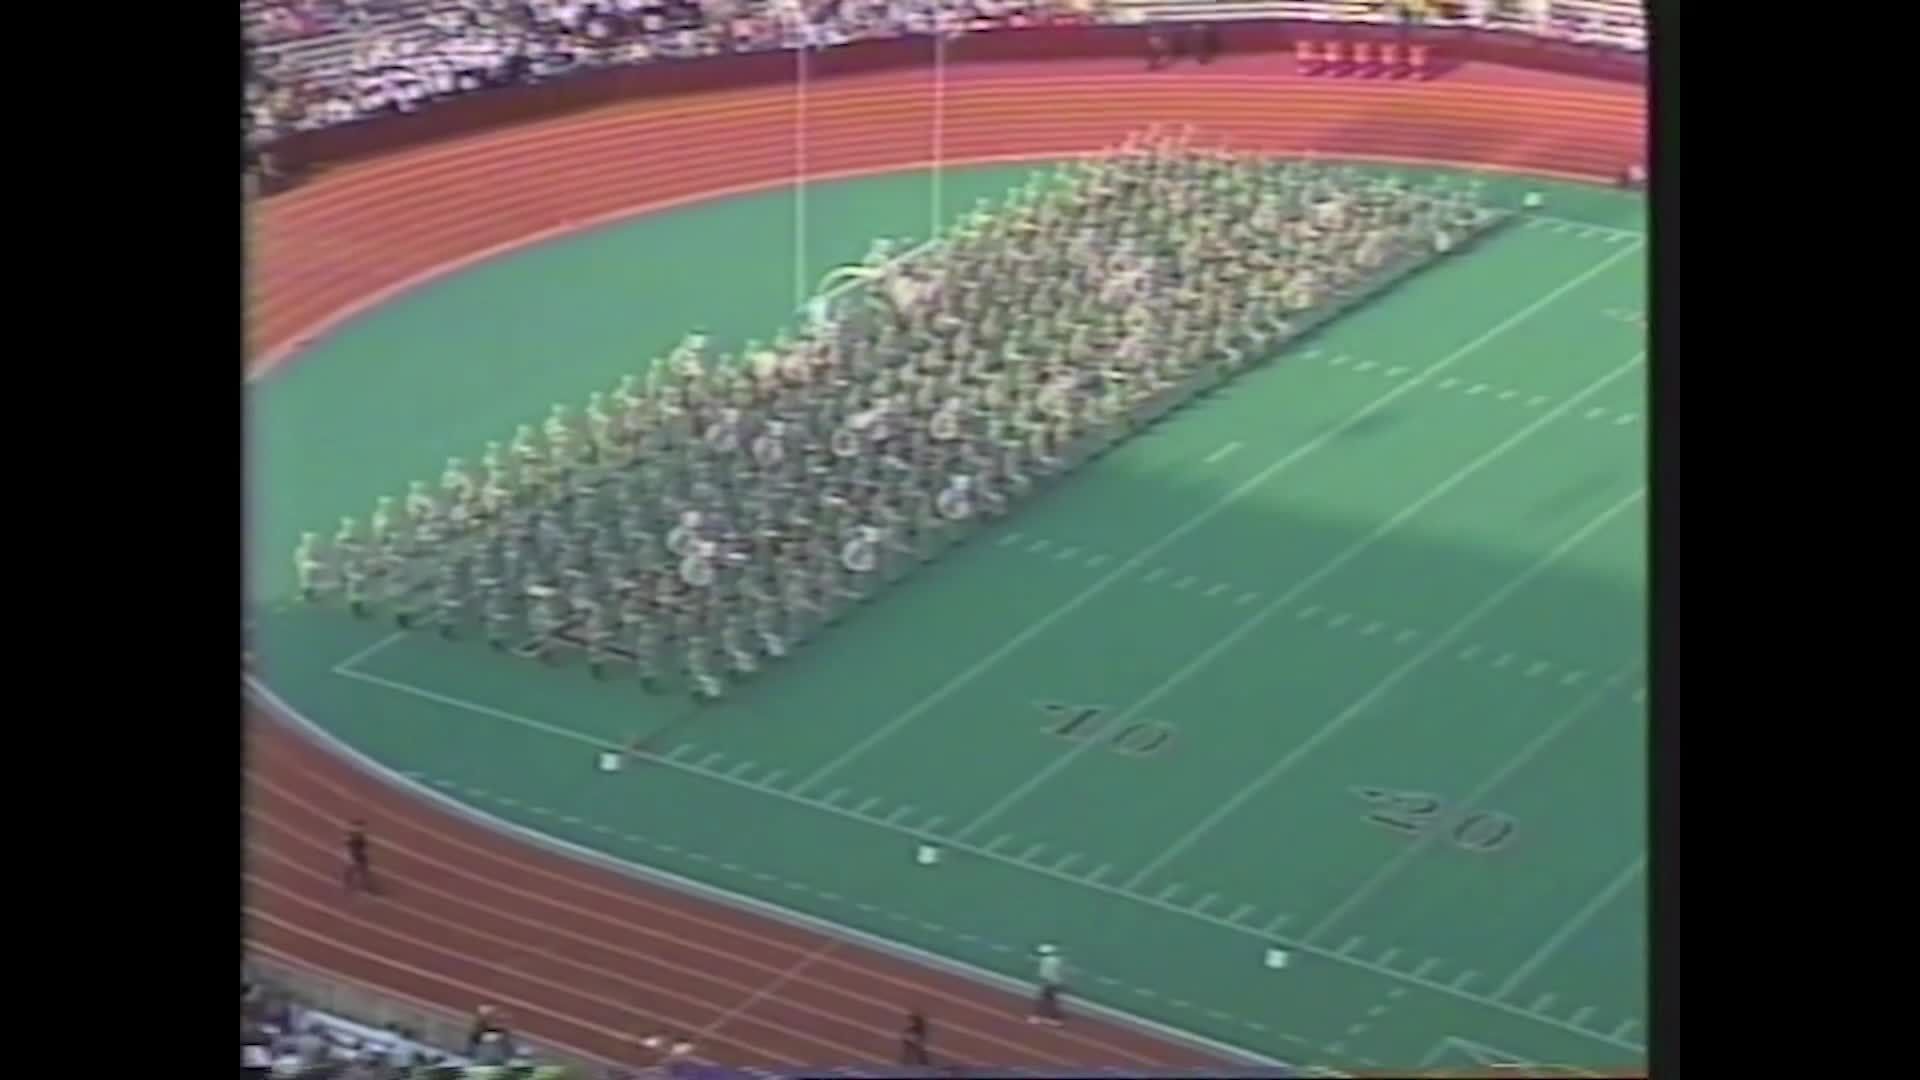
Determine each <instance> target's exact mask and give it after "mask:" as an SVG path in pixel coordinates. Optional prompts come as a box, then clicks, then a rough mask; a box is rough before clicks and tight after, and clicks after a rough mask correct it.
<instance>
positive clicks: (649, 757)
mask: <svg viewBox="0 0 1920 1080" xmlns="http://www.w3.org/2000/svg"><path fill="white" fill-rule="evenodd" d="M335 673H336V674H338V675H340V676H341V677H343V678H348V679H354V680H357V681H360V682H365V683H369V684H371V685H375V686H381V687H385V688H387V689H389V690H392V691H396V692H398V693H402V694H407V695H411V696H413V697H418V698H422V699H424V700H427V701H435V702H439V703H440V704H443V705H446V706H448V707H450V708H456V709H462V710H465V711H467V712H472V713H475V714H477V715H481V716H491V717H494V718H496V719H499V720H504V721H506V722H508V723H512V724H518V725H520V726H522V727H526V728H529V729H532V730H535V731H542V732H546V733H547V734H550V735H554V736H556V737H559V738H564V739H569V740H571V741H573V742H577V743H581V744H583V745H585V746H589V747H593V748H595V749H600V750H609V751H616V752H620V753H626V754H630V755H632V756H634V757H637V758H640V759H642V760H645V761H647V762H649V763H651V764H653V765H657V766H660V767H663V768H667V769H671V770H674V771H676V772H683V773H687V774H689V775H692V776H697V777H701V778H704V779H706V780H709V781H712V782H714V783H718V784H723V785H725V786H728V787H734V788H739V789H740V790H742V791H750V792H754V793H756V794H759V795H764V796H770V797H772V798H775V799H779V800H781V801H783V802H787V803H791V804H793V805H795V806H804V807H808V808H811V809H813V810H817V811H820V812H822V813H827V814H832V815H834V816H837V817H843V818H846V819H848V820H850V821H857V822H860V823H862V824H865V825H868V826H871V827H874V828H879V829H884V830H886V831H887V832H891V833H894V834H896V835H898V836H900V837H901V838H902V839H903V840H911V841H920V840H925V839H927V837H928V833H927V832H926V831H925V830H924V829H913V828H907V827H905V826H899V825H893V824H890V823H888V822H887V821H885V820H883V819H881V818H875V817H865V816H862V815H860V814H857V813H855V812H854V811H852V810H849V809H847V808H845V807H841V806H835V805H833V804H831V803H826V802H822V801H820V800H818V799H812V798H807V797H806V796H803V795H799V794H797V793H795V792H794V791H791V790H789V791H781V790H779V789H777V788H767V787H760V786H758V785H755V784H751V783H748V782H746V781H743V780H739V779H736V778H734V777H730V776H728V775H726V774H725V773H722V772H710V771H707V770H704V769H700V768H697V767H695V766H692V765H689V764H686V763H684V762H680V761H675V760H672V759H670V758H667V757H663V756H660V755H655V754H645V753H636V752H635V751H633V749H632V748H631V747H626V746H621V745H618V744H616V743H614V742H612V741H611V740H606V739H602V738H599V737H597V736H594V735H589V734H587V733H585V732H581V731H575V730H573V729H571V728H566V727H561V726H559V725H556V724H549V723H546V722H544V721H540V720H534V719H531V718H529V717H524V716H520V715H517V714H515V713H510V712H507V711H506V710H504V709H496V708H494V707H492V706H489V705H482V704H480V703H478V702H473V701H467V700H464V699H461V698H457V697H453V696H451V695H448V694H442V693H439V692H437V691H434V690H428V689H426V688H424V687H418V686H414V685H412V684H410V683H404V682H400V681H398V680H395V679H388V678H386V677H384V676H379V675H372V674H369V673H367V672H363V671H354V670H336V672H335ZM246 682H247V684H248V685H249V686H252V687H255V688H256V692H257V693H260V694H262V695H271V697H270V700H271V701H272V702H274V703H275V708H276V709H285V710H287V713H288V715H289V716H290V717H291V718H293V719H294V720H295V721H296V722H297V723H298V724H299V725H301V726H302V727H303V728H304V729H306V730H311V731H313V732H315V733H316V735H317V737H319V738H321V739H323V740H325V742H326V743H327V745H329V746H338V747H339V748H340V752H341V753H343V754H347V755H349V756H350V758H351V760H353V761H354V762H356V763H361V764H363V766H364V767H365V768H367V769H369V770H372V771H374V772H375V773H376V774H377V775H380V776H383V777H390V778H393V781H392V782H394V783H397V784H401V785H403V786H405V787H406V788H407V789H408V790H410V791H416V792H424V793H426V794H428V795H431V796H432V797H433V798H434V799H435V800H436V801H437V802H439V803H441V804H442V805H450V806H454V807H458V808H459V809H460V810H461V811H462V813H463V814H465V816H467V817H468V818H469V819H470V820H474V821H478V822H480V823H481V824H485V825H487V826H488V827H490V828H495V829H498V830H503V831H506V832H508V833H510V834H512V835H514V836H516V837H518V838H522V839H527V838H532V839H533V840H534V842H537V843H544V844H547V845H548V846H550V847H554V849H555V850H559V851H561V852H562V853H564V854H571V855H573V856H574V857H577V858H585V859H587V860H588V861H592V862H598V863H600V864H602V865H606V866H610V867H613V868H615V869H623V870H624V871H625V872H627V873H629V874H631V875H634V876H638V877H641V878H643V879H647V880H655V879H654V877H653V875H659V878H658V881H659V882H660V883H663V884H667V885H669V886H671V887H673V888H681V889H688V890H691V891H695V892H700V891H701V890H711V892H712V894H713V895H714V896H717V897H721V898H723V899H722V902H726V903H733V904H735V906H739V905H742V904H744V905H746V906H748V907H754V906H755V905H763V906H765V907H767V908H768V909H770V910H771V911H776V912H787V913H788V914H789V915H791V917H792V918H790V919H787V920H786V921H788V922H793V921H794V920H800V921H799V922H798V923H797V925H803V926H808V927H811V928H813V929H821V926H827V927H837V926H838V925H839V924H837V923H832V922H830V921H828V920H823V919H819V918H818V917H817V916H813V915H808V914H806V913H805V912H799V911H793V910H792V909H790V908H783V907H780V906H778V905H775V904H771V903H770V902H768V901H763V900H759V899H756V898H754V897H750V896H745V895H742V894H739V893H733V892H730V891H729V890H726V889H723V888H720V887H719V886H709V885H707V884H706V883H704V882H699V881H694V880H692V879H689V878H683V877H681V876H680V875H677V874H674V873H672V872H670V871H665V870H656V869H655V868H653V867H650V866H645V865H643V864H639V863H633V862H627V861H625V860H622V859H618V858H615V857H614V856H610V855H607V854H604V853H602V852H597V851H594V850H592V849H591V848H584V847H580V846H579V845H575V844H572V843H570V842H569V841H565V840H561V839H559V838H557V837H550V836H548V835H546V834H545V833H542V832H539V831H538V830H535V829H531V828H527V827H525V826H521V825H516V824H514V823H512V822H509V821H505V820H503V819H500V818H495V817H493V816H492V815H490V814H487V813H486V812H484V811H481V810H476V809H474V808H473V807H471V806H469V805H468V804H466V803H463V802H461V801H460V800H458V799H455V798H453V797H452V796H450V795H446V794H443V793H441V792H438V791H434V790H432V789H431V788H429V787H427V786H426V785H423V784H420V783H418V782H416V781H414V780H412V779H411V778H409V777H406V776H403V775H401V774H399V773H398V772H396V771H395V770H392V769H389V768H387V767H386V766H384V765H381V764H380V763H379V762H378V761H375V760H374V759H372V758H370V757H368V756H367V755H365V754H363V753H361V752H360V751H359V750H356V749H354V748H353V747H352V746H351V745H349V744H347V743H346V742H344V741H343V740H341V739H339V738H338V737H337V736H335V735H333V734H331V733H330V732H327V731H326V730H325V729H324V728H321V727H319V725H317V724H314V723H313V722H312V721H311V720H308V719H306V718H305V717H303V716H300V715H299V714H298V713H294V712H292V711H291V710H292V707H291V706H290V705H287V704H286V703H285V702H284V701H283V700H282V699H280V698H279V697H278V696H277V695H273V692H272V690H271V688H269V687H266V686H265V685H264V684H262V683H260V682H259V681H258V680H257V679H255V678H253V677H252V676H247V677H246ZM940 843H941V846H943V847H945V848H947V849H949V850H951V851H955V852H959V853H963V854H966V855H968V856H970V857H973V858H977V859H982V860H985V861H988V862H996V863H1000V864H1002V865H1005V866H1010V867H1013V868H1015V869H1019V870H1025V871H1027V872H1029V873H1034V874H1039V875H1040V876H1042V877H1047V878H1052V879H1053V880H1055V881H1061V882H1066V883H1068V884H1072V885H1078V886H1081V887H1083V888H1088V889H1092V890H1094V891H1095V892H1099V893H1104V894H1106V895H1108V896H1112V897H1115V898H1118V899H1122V900H1128V901H1131V902H1133V903H1136V904H1143V905H1145V906H1147V907H1151V908H1157V909H1159V910H1161V911H1165V912H1169V913H1171V914H1174V915H1183V916H1186V917H1188V918H1191V919H1197V920H1199V921H1201V922H1204V923H1210V924H1212V925H1214V926H1217V927H1219V928H1221V929H1223V930H1229V931H1232V932H1233V933H1235V934H1238V935H1240V936H1242V937H1247V938H1251V939H1254V940H1257V941H1260V942H1263V943H1266V944H1274V945H1282V946H1286V947H1288V948H1291V949H1293V950H1294V951H1296V952H1302V953H1306V954H1309V955H1312V956H1316V957H1319V958H1321V959H1323V960H1328V961H1331V962H1334V963H1338V964H1343V965H1345V966H1347V967H1353V968H1358V969H1360V970H1363V971H1367V972H1371V973H1373V974H1375V975H1379V976H1382V977H1384V978H1388V979H1393V980H1395V981H1398V982H1403V983H1406V984H1408V985H1410V986H1418V987H1420V988H1421V989H1423V990H1430V991H1433V992H1435V993H1439V994H1444V995H1446V996H1448V997H1452V998H1457V999H1459V1000H1461V1001H1465V1002H1469V1003H1471V1004H1475V1005H1480V1006H1483V1007H1486V1008H1490V1009H1494V1010H1496V1011H1499V1012H1504V1013H1507V1014H1509V1015H1511V1016H1516V1017H1519V1018H1521V1019H1524V1020H1532V1021H1535V1022H1537V1023H1542V1024H1546V1025H1548V1026H1549V1027H1554V1028H1558V1029H1560V1030H1562V1031H1566V1032H1568V1033H1570V1034H1574V1035H1580V1036H1583V1037H1585V1038H1588V1039H1593V1040H1595V1041H1597V1042H1602V1043H1605V1044H1607V1045H1609V1046H1613V1047H1617V1048H1619V1049H1622V1050H1627V1051H1631V1052H1633V1053H1645V1052H1646V1047H1645V1046H1644V1045H1642V1044H1640V1043H1635V1042H1630V1041H1628V1040H1625V1039H1620V1038H1615V1037H1613V1036H1609V1035H1606V1034H1603V1033H1601V1032H1598V1031H1591V1030H1588V1029H1586V1028H1583V1027H1579V1026H1577V1025H1574V1024H1571V1023H1568V1022H1567V1021H1565V1020H1562V1019H1560V1018H1559V1017H1557V1016H1549V1015H1545V1014H1542V1013H1536V1012H1532V1011H1529V1010H1527V1009H1524V1008H1522V1007H1520V1006H1518V1005H1514V1004H1511V1003H1509V1002H1505V1001H1496V1000H1494V999H1492V998H1488V997H1483V996H1481V995H1479V994H1474V993H1471V992H1469V991H1465V990H1461V989H1460V988H1458V987H1455V986H1450V985H1448V984H1446V983H1442V982H1435V981H1433V980H1432V979H1428V978H1425V977H1422V976H1418V975H1413V974H1410V973H1408V972H1404V971H1398V970H1396V969H1393V968H1389V967H1385V966H1383V965H1381V964H1378V963H1376V962H1374V961H1371V960H1368V959H1365V958H1363V957H1353V956H1342V955H1340V954H1339V953H1336V952H1335V951H1333V950H1332V949H1324V948H1321V947H1320V946H1317V945H1304V944H1301V943H1299V942H1298V941H1295V940H1294V939H1291V938H1288V937H1285V936H1284V935H1281V934H1278V933H1277V932H1269V931H1263V930H1261V929H1259V928H1257V927H1246V926H1240V925H1238V924H1236V923H1234V922H1231V921H1229V920H1228V919H1226V918H1224V917H1222V916H1218V915H1208V914H1205V913H1203V912H1196V911H1194V910H1192V909H1190V908H1184V907H1181V906H1180V905H1178V904H1173V903H1168V902H1166V901H1164V900H1160V899H1159V898H1157V897H1153V896H1148V895H1146V894H1144V893H1139V892H1134V891H1132V890H1129V889H1126V888H1123V887H1121V886H1118V885H1109V884H1105V883H1103V882H1100V881H1097V880H1094V879H1093V878H1092V877H1085V878H1082V877H1075V876H1074V875H1072V874H1067V873H1062V872H1060V871H1058V870H1055V869H1053V868H1052V867H1049V866H1046V865H1044V864H1039V863H1023V862H1021V861H1020V860H1018V859H1016V858H1013V857H1011V856H1008V855H1003V854H1000V853H998V852H994V851H988V850H987V849H986V848H984V847H979V846H976V845H972V844H967V843H955V842H951V841H946V840H941V841H940ZM682 883H684V884H682ZM726 897H732V898H734V899H733V900H726V899H724V898H726ZM756 910H757V908H756ZM775 917H778V916H775ZM808 920H812V921H811V922H810V921H808ZM1281 921H1284V920H1276V922H1275V924H1272V925H1273V929H1274V930H1276V931H1277V929H1278V923H1279V922H1281ZM815 923H818V924H821V925H820V926H816V925H815ZM822 932H844V933H846V934H852V935H862V934H864V933H865V932H864V931H861V930H856V929H853V928H851V927H841V928H840V929H839V930H837V931H836V930H823V931H822ZM869 936H871V935H869ZM875 940H876V941H881V942H885V941H886V939H884V938H876V939H875ZM874 947H876V948H885V947H891V948H893V949H895V951H896V953H897V954H898V955H902V956H905V957H907V958H909V959H913V960H915V961H916V962H918V963H935V964H936V966H939V965H947V966H948V967H949V968H950V969H951V970H953V971H955V972H956V973H958V974H962V975H966V976H967V977H969V978H977V979H984V980H987V981H989V983H990V984H991V985H994V986H997V987H999V988H1001V989H1009V990H1012V991H1014V992H1016V993H1025V992H1027V991H1029V990H1030V989H1031V987H1030V986H1028V985H1027V984H1026V983H1024V982H1022V981H1020V980H1018V979H1014V978H1011V977H1008V976H1003V975H1000V974H998V973H996V972H991V971H986V969H983V968H975V967H973V966H972V965H970V964H967V963H965V962H964V961H959V960H951V959H949V958H947V957H943V956H939V954H936V953H927V952H925V951H924V950H920V949H916V948H915V947H914V946H911V945H906V944H903V943H899V942H888V943H887V945H885V946H881V945H876V946H874ZM928 957H933V958H934V959H931V960H930V959H928ZM936 962H937V963H936ZM1083 1000H1084V999H1083ZM1084 1007H1087V1008H1090V1009H1104V1010H1108V1011H1109V1012H1111V1014H1112V1019H1114V1021H1115V1022H1116V1023H1131V1024H1135V1025H1139V1024H1146V1025H1155V1024H1157V1023H1158V1022H1157V1021H1152V1020H1147V1019H1146V1018H1144V1017H1138V1016H1134V1015H1133V1014H1131V1013H1127V1012H1124V1011H1122V1010H1119V1009H1114V1008H1112V1007H1111V1006H1105V1005H1101V1004H1100V1003H1098V1002H1093V1001H1086V1002H1085V1005H1084ZM1103 1015H1105V1014H1104V1013H1103ZM1145 1030H1148V1031H1150V1032H1154V1033H1156V1034H1159V1035H1161V1036H1163V1037H1165V1038H1169V1039H1179V1040H1184V1041H1186V1042H1187V1043H1189V1044H1190V1045H1197V1046H1199V1047H1201V1048H1202V1049H1208V1050H1211V1051H1213V1052H1214V1053H1223V1054H1229V1055H1237V1056H1240V1057H1250V1056H1254V1057H1257V1055H1255V1054H1254V1052H1253V1051H1250V1050H1245V1049H1242V1048H1236V1047H1232V1046H1230V1045H1228V1044H1224V1043H1222V1044H1217V1045H1216V1044H1213V1043H1211V1042H1210V1041H1206V1037H1205V1036H1200V1035H1194V1034H1191V1033H1185V1032H1180V1030H1179V1029H1178V1028H1170V1027H1165V1026H1164V1025H1161V1026H1158V1027H1155V1026H1149V1027H1147V1028H1146V1029H1145ZM1195 1040H1202V1041H1200V1042H1197V1043H1196V1042H1195ZM1258 1060H1260V1061H1261V1062H1262V1063H1266V1064H1282V1065H1284V1064H1285V1063H1284V1062H1274V1061H1272V1060H1271V1059H1265V1058H1260V1059H1258Z"/></svg>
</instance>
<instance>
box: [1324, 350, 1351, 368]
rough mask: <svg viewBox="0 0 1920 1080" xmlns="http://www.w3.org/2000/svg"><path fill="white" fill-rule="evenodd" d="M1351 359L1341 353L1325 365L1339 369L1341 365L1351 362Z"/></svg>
mask: <svg viewBox="0 0 1920 1080" xmlns="http://www.w3.org/2000/svg"><path fill="white" fill-rule="evenodd" d="M1351 359H1353V358H1352V357H1350V356H1348V355H1347V354H1346V353H1341V354H1340V355H1338V356H1336V357H1334V358H1333V359H1331V360H1329V361H1327V363H1329V364H1332V365H1333V366H1334V367H1340V366H1341V365H1343V364H1345V363H1346V362H1347V361H1348V360H1351Z"/></svg>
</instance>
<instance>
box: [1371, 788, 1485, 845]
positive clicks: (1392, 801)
mask: <svg viewBox="0 0 1920 1080" xmlns="http://www.w3.org/2000/svg"><path fill="white" fill-rule="evenodd" d="M1347 790H1349V791H1351V792H1353V793H1354V794H1355V795H1358V796H1359V797H1360V798H1361V799H1363V800H1365V802H1366V803H1367V805H1368V807H1369V809H1368V810H1367V820H1368V821H1370V822H1372V823H1373V824H1375V825H1379V826H1381V827H1383V828H1388V829H1392V830H1394V831H1395V832H1402V833H1406V834H1407V835H1409V836H1420V835H1423V834H1425V833H1427V832H1428V831H1430V830H1431V829H1433V828H1434V827H1435V826H1439V825H1443V824H1446V823H1447V821H1448V819H1449V817H1450V815H1448V814H1447V813H1446V802H1445V800H1443V799H1441V798H1440V797H1439V796H1438V795H1429V794H1427V793H1426V792H1423V791H1395V790H1393V789H1391V788H1377V787H1353V788H1348V789H1347ZM1519 827H1520V823H1519V822H1517V821H1515V820H1514V819H1513V818H1511V817H1509V816H1508V815H1506V814H1502V813H1500V812H1499V811H1497V810H1469V811H1467V812H1466V813H1465V814H1462V815H1460V816H1458V817H1452V818H1451V824H1450V825H1448V826H1447V839H1448V840H1451V841H1452V842H1453V843H1454V845H1455V846H1457V847H1462V848H1465V849H1466V850H1468V851H1474V852H1489V851H1497V850H1499V849H1500V848H1503V847H1505V846H1507V843H1508V841H1511V840H1512V839H1513V834H1514V832H1515V831H1516V830H1517V829H1518V828H1519Z"/></svg>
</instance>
